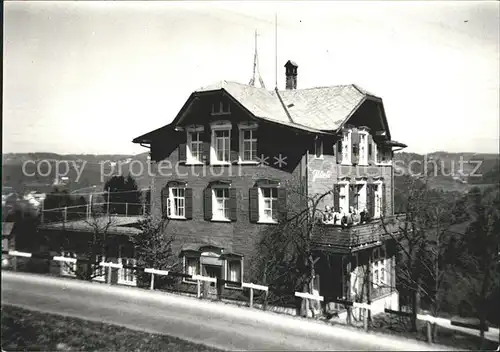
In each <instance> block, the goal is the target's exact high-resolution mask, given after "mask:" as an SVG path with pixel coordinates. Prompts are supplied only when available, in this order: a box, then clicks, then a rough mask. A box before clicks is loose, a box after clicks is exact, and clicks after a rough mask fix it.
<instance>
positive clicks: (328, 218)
mask: <svg viewBox="0 0 500 352" xmlns="http://www.w3.org/2000/svg"><path fill="white" fill-rule="evenodd" d="M323 223H325V224H333V223H334V216H333V211H332V208H331V207H330V206H329V205H325V211H324V213H323Z"/></svg>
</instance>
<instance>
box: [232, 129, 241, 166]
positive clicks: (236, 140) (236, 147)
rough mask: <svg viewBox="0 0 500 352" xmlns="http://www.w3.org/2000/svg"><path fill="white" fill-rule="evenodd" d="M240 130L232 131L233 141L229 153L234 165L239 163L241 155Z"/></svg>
mask: <svg viewBox="0 0 500 352" xmlns="http://www.w3.org/2000/svg"><path fill="white" fill-rule="evenodd" d="M239 132H240V131H239V129H238V128H233V129H232V130H231V134H230V135H231V140H230V141H229V145H230V148H231V151H230V152H229V160H231V162H232V163H235V162H238V160H239V155H240V134H239Z"/></svg>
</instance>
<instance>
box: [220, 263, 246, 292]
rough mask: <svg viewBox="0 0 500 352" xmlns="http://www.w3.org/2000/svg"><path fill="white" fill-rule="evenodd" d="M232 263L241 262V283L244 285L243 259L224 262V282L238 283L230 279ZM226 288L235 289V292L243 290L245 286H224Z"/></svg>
mask: <svg viewBox="0 0 500 352" xmlns="http://www.w3.org/2000/svg"><path fill="white" fill-rule="evenodd" d="M231 262H239V263H240V282H241V283H243V258H240V259H226V260H224V280H229V281H237V280H233V279H232V278H230V277H228V270H229V263H231ZM224 287H225V288H229V289H234V290H242V289H243V286H234V285H229V284H224Z"/></svg>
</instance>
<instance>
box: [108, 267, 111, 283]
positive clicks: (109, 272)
mask: <svg viewBox="0 0 500 352" xmlns="http://www.w3.org/2000/svg"><path fill="white" fill-rule="evenodd" d="M108 285H111V266H108Z"/></svg>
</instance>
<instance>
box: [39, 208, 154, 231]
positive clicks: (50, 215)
mask: <svg viewBox="0 0 500 352" xmlns="http://www.w3.org/2000/svg"><path fill="white" fill-rule="evenodd" d="M148 212H149V205H147V204H145V203H113V202H110V203H93V204H84V205H76V206H68V207H61V208H54V209H42V211H41V214H40V225H39V227H38V228H39V229H41V230H59V231H73V232H90V233H92V232H96V231H97V232H103V233H104V232H109V233H116V234H135V233H139V232H140V230H139V229H138V228H137V224H138V222H139V221H140V220H143V219H144V218H145V217H146V216H147V214H148Z"/></svg>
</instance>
